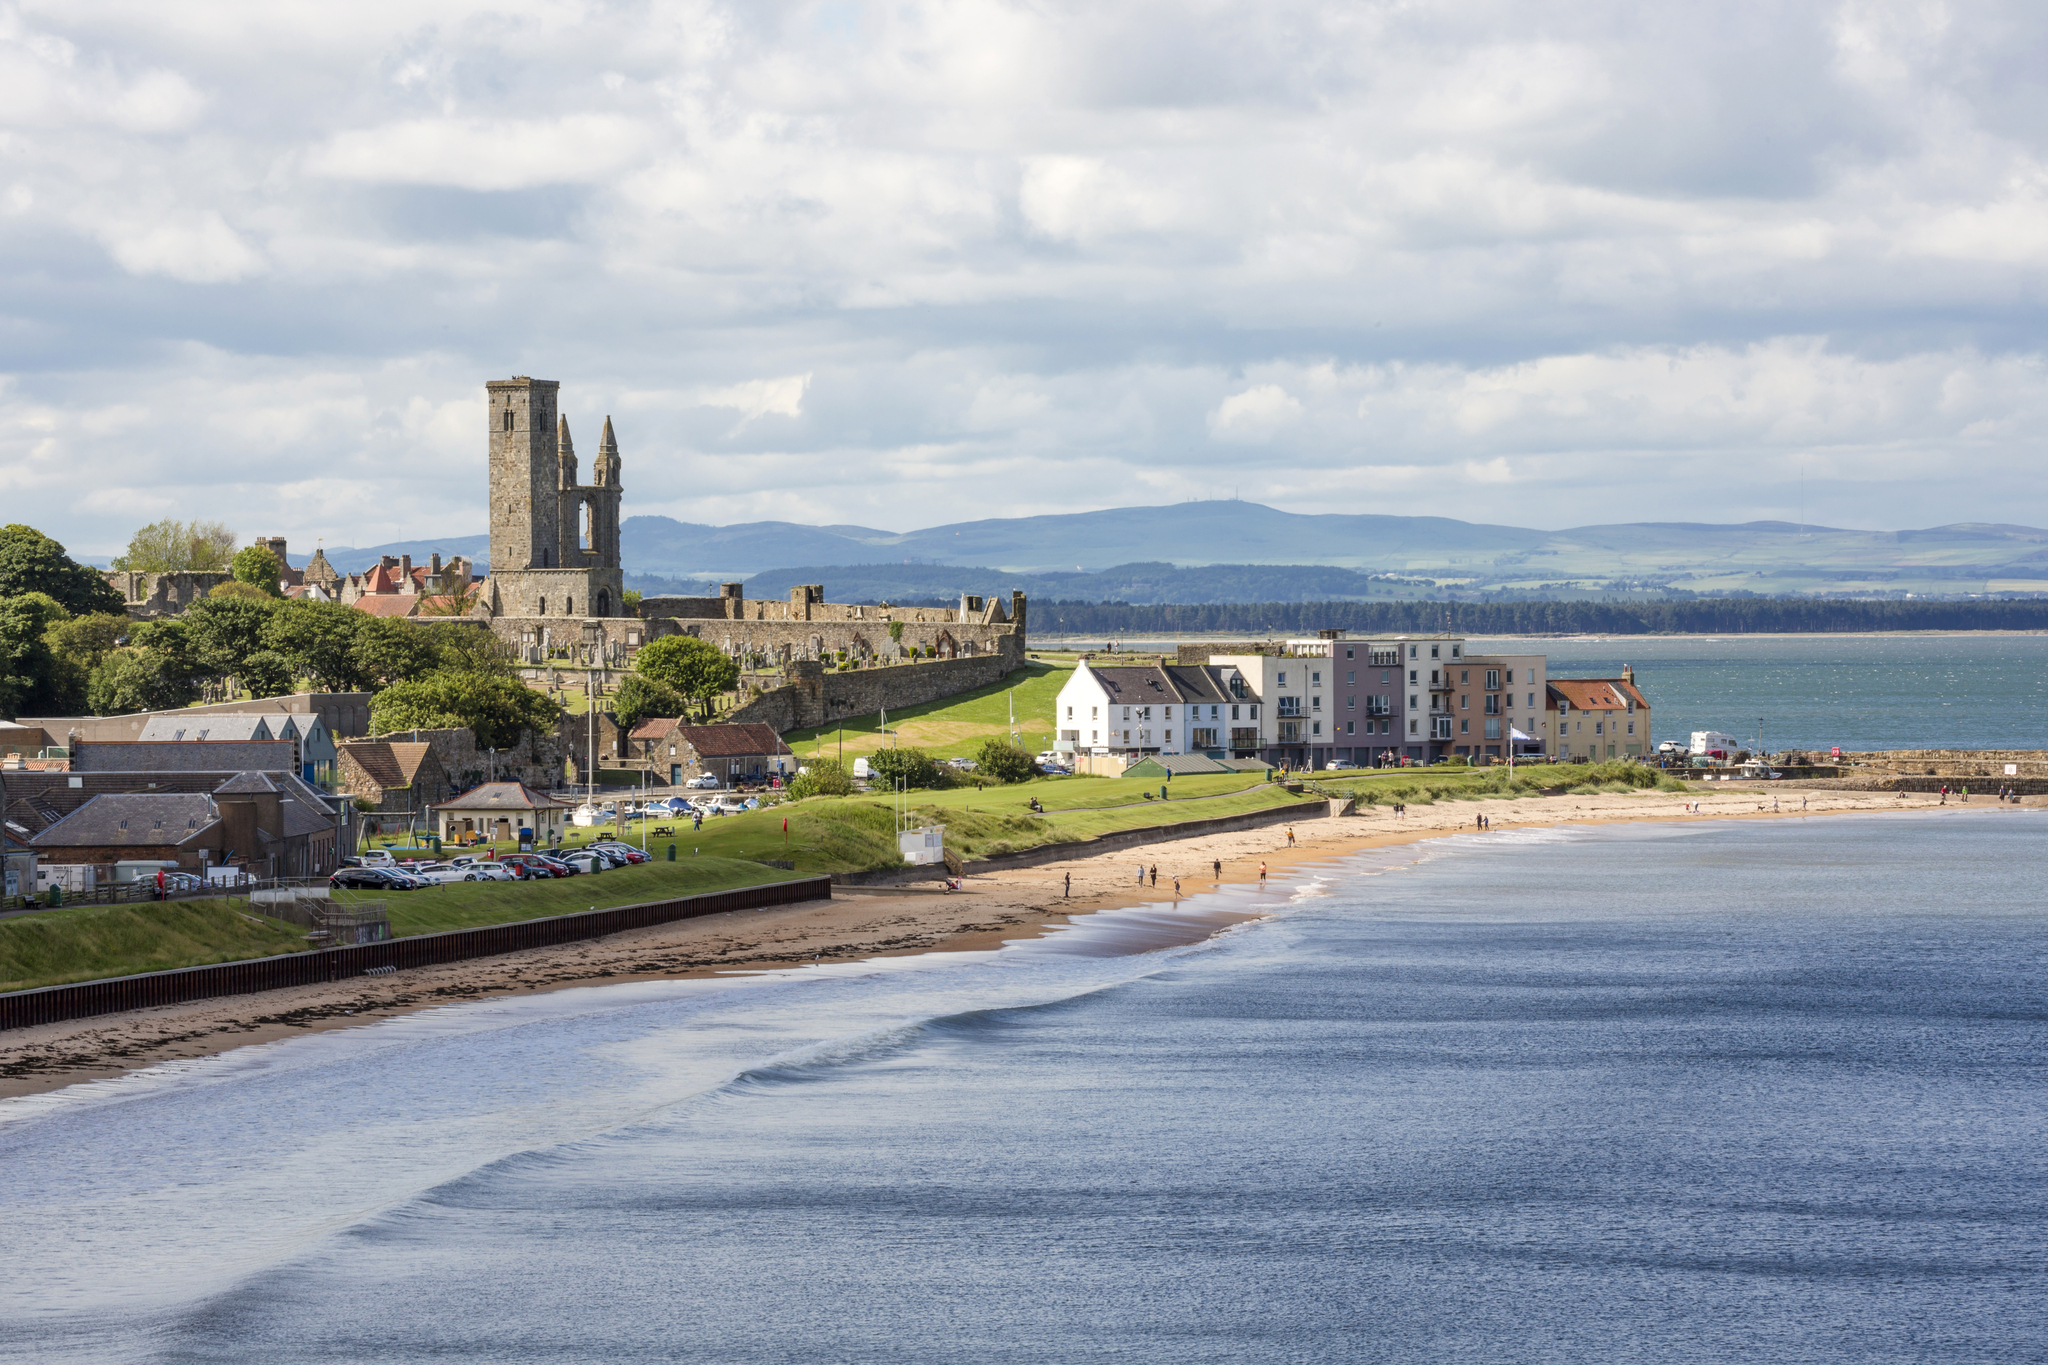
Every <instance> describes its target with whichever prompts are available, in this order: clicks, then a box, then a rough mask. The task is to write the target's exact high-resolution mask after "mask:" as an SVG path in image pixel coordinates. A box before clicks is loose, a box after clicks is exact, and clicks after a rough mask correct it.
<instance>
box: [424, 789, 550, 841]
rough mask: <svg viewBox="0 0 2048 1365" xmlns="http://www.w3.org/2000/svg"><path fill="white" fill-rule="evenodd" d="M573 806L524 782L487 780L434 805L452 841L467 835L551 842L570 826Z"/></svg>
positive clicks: (446, 838)
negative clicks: (570, 812)
mask: <svg viewBox="0 0 2048 1365" xmlns="http://www.w3.org/2000/svg"><path fill="white" fill-rule="evenodd" d="M569 810H570V807H568V806H566V805H564V804H563V803H562V802H560V801H557V800H555V799H554V798H553V797H551V796H547V795H545V794H543V793H541V792H537V791H535V790H534V789H533V788H531V787H529V786H527V785H526V784H525V783H524V782H485V783H483V784H482V785H480V786H476V787H472V788H470V789H469V790H468V791H466V792H464V793H463V794H462V795H460V796H458V797H456V798H455V799H454V800H452V801H441V802H438V803H436V804H435V806H434V813H435V814H436V815H437V816H438V817H440V825H441V838H442V839H443V840H444V841H446V842H450V843H453V842H455V841H457V840H460V839H462V838H464V837H465V836H467V837H470V838H472V839H476V838H481V839H513V838H517V839H519V840H520V842H522V843H534V842H538V843H551V842H553V841H554V839H555V838H556V836H558V835H559V834H560V833H561V832H562V831H563V830H564V829H565V828H566V827H567V823H568V812H569Z"/></svg>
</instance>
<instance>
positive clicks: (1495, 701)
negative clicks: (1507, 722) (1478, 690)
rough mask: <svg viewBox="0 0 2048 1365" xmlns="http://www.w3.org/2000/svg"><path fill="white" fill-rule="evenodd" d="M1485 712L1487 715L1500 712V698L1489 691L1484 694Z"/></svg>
mask: <svg viewBox="0 0 2048 1365" xmlns="http://www.w3.org/2000/svg"><path fill="white" fill-rule="evenodd" d="M1486 714H1487V715H1489V716H1497V715H1499V714H1500V698H1499V697H1496V696H1494V695H1493V694H1492V693H1490V692H1489V693H1488V694H1487V696H1486Z"/></svg>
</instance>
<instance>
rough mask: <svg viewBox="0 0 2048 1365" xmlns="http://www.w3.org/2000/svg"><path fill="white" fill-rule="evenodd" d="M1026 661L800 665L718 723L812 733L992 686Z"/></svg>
mask: <svg viewBox="0 0 2048 1365" xmlns="http://www.w3.org/2000/svg"><path fill="white" fill-rule="evenodd" d="M1022 662H1023V661H1022V660H1021V659H1019V660H1015V661H1012V660H1011V659H1010V658H1009V657H1008V656H1007V655H1003V654H981V655H974V656H971V657H969V658H965V659H938V660H934V661H932V662H930V663H921V664H893V665H890V666H889V667H886V668H857V669H852V670H850V671H848V672H845V673H839V672H827V671H826V670H825V669H824V668H823V667H821V666H820V665H818V664H814V663H804V662H799V663H795V664H792V665H790V670H791V672H792V673H793V674H794V675H795V680H794V681H792V682H791V683H789V684H788V685H786V686H783V687H778V688H775V689H774V690H773V691H769V692H764V693H762V694H761V695H760V696H759V697H756V698H755V699H754V700H753V701H750V702H748V703H747V704H746V705H744V706H742V707H739V708H738V709H736V710H734V711H732V712H731V713H729V714H727V715H725V716H723V717H721V718H720V719H722V720H724V721H725V722H727V723H729V724H739V723H743V722H748V721H754V722H759V723H761V724H764V725H770V726H773V727H774V729H775V732H776V733H777V734H783V733H786V732H787V731H790V730H808V729H812V728H814V727H816V726H820V725H826V724H829V723H831V722H832V721H835V720H842V719H845V718H846V717H849V716H868V715H873V714H874V713H875V712H876V711H879V710H881V709H882V708H884V707H887V708H888V709H890V710H892V711H893V710H896V709H897V708H899V707H904V706H918V705H921V704H923V703H925V702H932V701H943V700H945V699H946V698H947V697H957V696H959V695H960V694H961V693H962V692H972V691H974V690H975V689H976V688H980V687H989V686H993V685H994V684H996V683H999V682H1001V681H1002V680H1003V679H1004V678H1006V677H1008V676H1009V675H1010V674H1011V673H1012V672H1013V671H1015V670H1016V669H1017V668H1018V667H1020V666H1021V665H1022Z"/></svg>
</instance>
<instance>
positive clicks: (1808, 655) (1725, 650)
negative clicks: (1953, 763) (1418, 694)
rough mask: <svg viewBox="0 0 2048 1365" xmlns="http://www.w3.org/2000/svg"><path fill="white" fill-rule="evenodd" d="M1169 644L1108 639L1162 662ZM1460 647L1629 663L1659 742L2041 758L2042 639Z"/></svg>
mask: <svg viewBox="0 0 2048 1365" xmlns="http://www.w3.org/2000/svg"><path fill="white" fill-rule="evenodd" d="M1194 639H1195V637H1192V636H1191V637H1188V641H1189V642H1193V640H1194ZM1034 643H1035V644H1037V645H1039V646H1041V647H1045V648H1068V647H1082V648H1094V647H1100V645H1101V644H1102V642H1101V641H1099V640H1095V641H1063V642H1054V641H1050V640H1044V639H1036V640H1034ZM1180 643H1182V641H1180V640H1178V639H1174V640H1166V639H1160V640H1138V639H1131V640H1126V641H1123V642H1121V644H1122V647H1123V648H1124V649H1126V650H1129V651H1132V652H1157V651H1160V650H1164V651H1166V652H1168V653H1171V652H1172V651H1173V649H1174V648H1175V647H1176V646H1177V645H1178V644H1180ZM1469 648H1470V649H1471V651H1472V652H1473V653H1475V654H1483V653H1487V652H1494V653H1514V654H1544V655H1546V656H1548V667H1549V671H1550V674H1551V676H1553V677H1566V678H1573V677H1577V678H1602V677H1605V678H1612V677H1618V676H1620V674H1621V670H1622V668H1623V667H1624V666H1628V667H1631V668H1633V669H1634V670H1635V678H1636V685H1637V686H1638V687H1640V688H1641V689H1642V690H1643V693H1644V695H1645V696H1647V697H1648V698H1649V701H1650V714H1651V724H1652V729H1653V734H1652V737H1653V738H1655V739H1658V740H1665V739H1676V740H1685V739H1687V738H1688V737H1690V735H1691V734H1692V732H1693V731H1695V730H1720V731H1723V732H1725V733H1727V734H1731V735H1734V736H1735V737H1736V738H1737V739H1739V740H1742V741H1743V742H1744V743H1746V744H1749V745H1751V746H1752V747H1754V746H1755V745H1756V744H1757V741H1758V739H1759V737H1761V740H1762V748H1763V751H1764V752H1767V753H1777V752H1780V751H1782V750H1786V749H1809V750H1810V749H1818V750H1822V751H1826V750H1829V749H1834V748H1838V747H1839V748H1842V749H1845V750H1850V751H1852V752H1853V751H1860V750H1869V749H2048V635H2020V634H2012V635H2005V634H1991V633H1981V634H1978V633H1970V634H1935V633H1928V632H1916V633H1911V634H1897V635H1726V636H1700V635H1671V636H1663V635H1628V636H1575V637H1562V638H1560V637H1549V636H1545V637H1541V638H1535V637H1519V638H1514V639H1503V638H1492V637H1482V636H1473V637H1471V639H1470V642H1469Z"/></svg>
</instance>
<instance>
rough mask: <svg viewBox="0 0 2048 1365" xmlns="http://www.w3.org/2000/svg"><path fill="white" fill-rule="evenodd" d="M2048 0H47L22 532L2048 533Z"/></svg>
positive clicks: (9, 516)
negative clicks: (495, 459) (607, 518)
mask: <svg viewBox="0 0 2048 1365" xmlns="http://www.w3.org/2000/svg"><path fill="white" fill-rule="evenodd" d="M2044 71H2048V6H2043V5H2040V4H2039V3H2032V4H2027V3H2012V4H2002V3H1983V4H1975V3H1954V4H1939V3H1851V4H1841V5H1824V4H1784V3H1782V2H1781V3H1772V4H1748V3H1743V2H1742V0H1728V2H1726V3H1722V4H1716V5H1701V4H1698V3H1684V4H1660V3H1656V2H1655V0H1627V2H1626V3H1601V2H1600V0H1569V3H1548V2H1547V0H1512V2H1511V3H1498V4H1493V3H1443V4H1431V5H1423V4H1415V3H1406V2H1405V0H1395V2H1392V3H1351V4H1324V3H1297V2H1296V0H1255V2H1254V3H1243V4H1237V3H1225V2H1222V0H1182V2H1181V3H1177V4H1171V5H1167V4H1151V3H1128V4H1115V3H1103V0H1090V3H1085V4H1084V3H1071V4H1067V3H1054V2H1052V0H1045V2H1042V3H988V2H986V0H962V2H961V3H945V4H939V3H921V2H920V0H893V2H892V3H886V4H879V3H878V4H872V5H870V4H858V3H812V4H780V3H774V0H753V2H752V3H748V4H745V5H722V4H714V3H679V4H658V5H648V4H625V3H621V4H601V3H573V2H571V0H543V2H542V3H525V2H524V0H493V3H491V4H488V5H485V4H475V3H464V2H463V0H404V3H396V2H395V0H352V3H350V4H347V5H336V4H333V3H331V0H323V2H322V3H317V4H315V3H302V2H301V0H266V3H263V4H251V3H237V4H221V3H209V2H208V0H182V2H181V3H179V4H176V5H165V4H161V3H147V4H145V3H140V2H139V0H100V2H98V3H95V2H94V0H64V3H61V4H59V3H54V2H53V0H27V2H26V3H0V521H10V522H11V521H27V522H29V523H31V524H33V525H36V526H38V527H39V528H41V529H43V530H45V531H47V532H49V533H50V534H52V535H55V536H57V537H58V539H60V540H62V541H64V542H65V543H66V544H67V545H68V546H70V548H71V549H72V550H73V551H74V552H75V553H78V554H80V555H81V556H91V557H100V558H104V557H105V556H107V555H111V554H113V553H116V552H118V551H119V550H120V548H121V547H122V546H123V545H124V544H125V543H126V541H127V538H128V535H129V533H130V532H131V531H132V530H133V529H134V528H135V527H136V526H139V525H141V524H143V523H145V522H147V521H150V520H153V519H156V518H158V517H162V516H178V517H207V518H219V519H224V520H226V521H228V523H229V524H230V525H231V526H233V527H234V528H235V529H236V530H237V531H239V532H240V533H241V534H242V535H243V536H244V537H245V538H253V537H254V536H257V535H286V536H288V537H289V538H290V539H291V542H292V545H293V549H294V551H295V552H303V551H304V550H309V549H310V548H311V546H310V544H308V542H311V541H313V540H315V539H324V540H325V542H326V543H327V544H328V545H371V544H379V543H384V542H389V541H394V540H403V539H414V538H428V537H434V536H455V535H471V534H479V533H481V532H483V531H484V530H485V529H486V525H487V522H486V515H487V514H486V489H485V482H484V463H485V442H486V418H485V409H484V390H483V385H484V383H485V381H487V380H489V379H492V378H501V377H506V376H510V375H514V374H526V375H533V376H536V377H541V378H549V379H555V380H558V381H560V382H561V384H562V393H561V404H562V410H563V411H564V413H566V414H567V416H568V418H569V422H570V426H571V430H572V433H573V435H574V437H575V439H576V442H577V447H578V451H579V453H583V454H584V459H585V463H586V465H587V461H588V452H594V451H595V449H596V444H597V436H598V433H599V430H600V428H601V425H602V423H603V420H604V418H605V416H606V415H610V416H611V417H612V419H613V421H614V425H615V427H616V429H617V433H618V439H619V444H620V449H621V453H622V457H623V461H624V482H625V487H626V505H625V510H626V514H627V515H629V516H631V515H642V514H650V513H653V514H664V515H668V516H673V517H676V518H678V519H681V520H684V521H691V522H706V523H714V524H728V523H733V522H745V521H757V520H788V521H797V522H807V523H815V524H835V523H836V524H845V523H852V524H858V525H864V526H873V527H881V528H884V529H890V530H908V529H913V528H916V527H920V526H929V525H934V524H939V523H944V522H949V521H961V520H971V519H976V518H980V517H988V516H1006V515H1024V514H1036V513H1045V512H1057V511H1062V510H1081V509H1093V508H1103V507H1120V506H1156V505H1168V504H1173V503H1177V502H1182V501H1187V500H1190V499H1203V498H1220V497H1221V498H1227V497H1233V496H1234V497H1242V498H1245V499H1249V500H1254V501H1258V502H1264V503H1267V504H1270V505H1272V506H1275V507H1280V508H1284V509H1287V510H1290V511H1297V512H1317V511H1341V512H1380V513H1393V514H1413V515H1435V516H1449V517H1456V518H1460V519H1463V520H1468V521H1489V522H1502V523H1508V524H1512V525H1521V526H1535V527H1547V528H1556V527H1565V526H1573V525H1584V524H1589V523H1603V522H1620V521H1672V520H1685V521H1748V520H1755V519H1767V518H1768V519H1783V520H1795V519H1796V520H1802V521H1811V522H1819V523H1822V524H1831V525H1837V526H1853V527H1878V528H1901V527H1918V526H1930V525H1937V524H1943V523H1948V522H1958V521H1984V522H2004V523H2021V524H2029V525H2036V526H2041V525H2048V466H2044V461H2043V459H2042V458H2041V457H2042V455H2043V432H2044V431H2048V356H2044V339H2043V323H2042V318H2043V313H2042V302H2043V293H2044V276H2043V269H2042V267H2043V265H2044V263H2048V172H2044V166H2048V160H2044V142H2048V86H2044V78H2043V76H2042V73H2043V72H2044Z"/></svg>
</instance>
